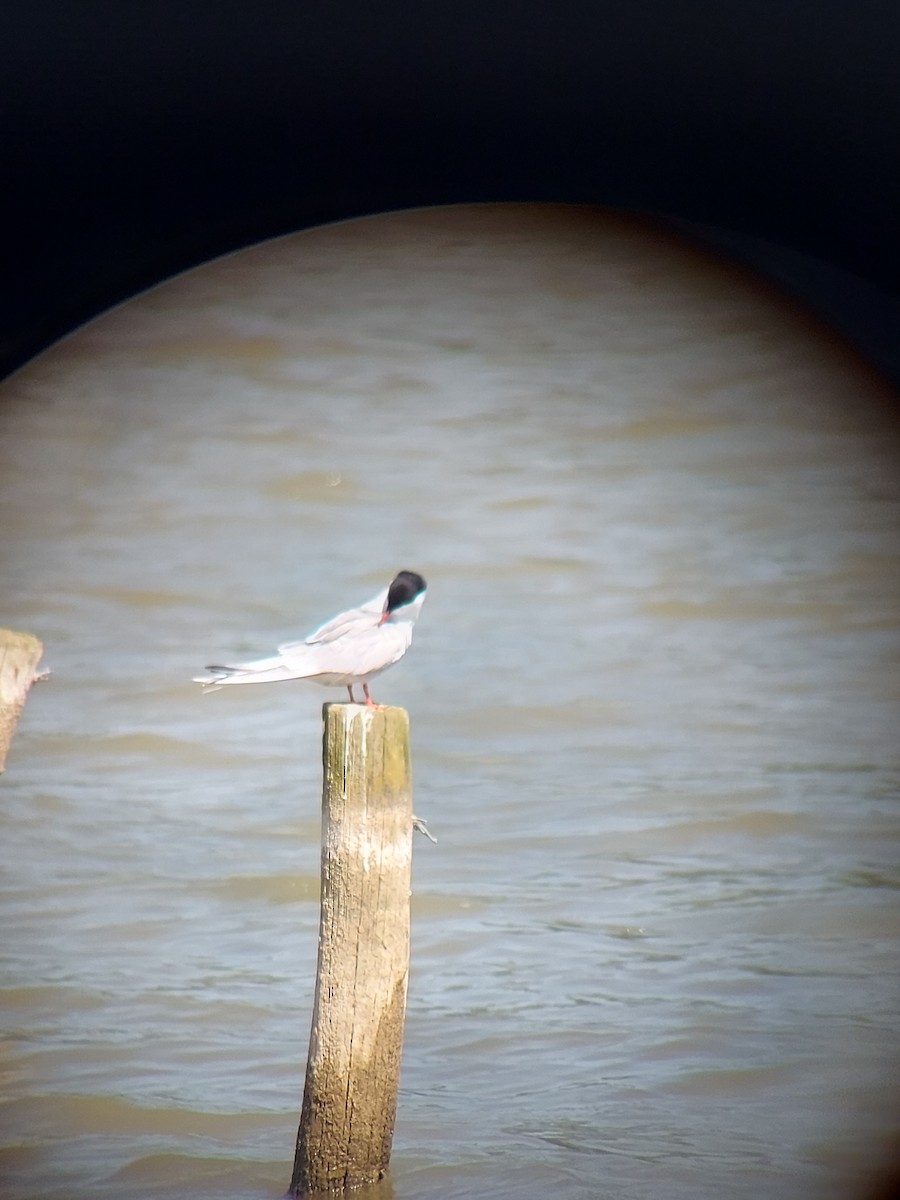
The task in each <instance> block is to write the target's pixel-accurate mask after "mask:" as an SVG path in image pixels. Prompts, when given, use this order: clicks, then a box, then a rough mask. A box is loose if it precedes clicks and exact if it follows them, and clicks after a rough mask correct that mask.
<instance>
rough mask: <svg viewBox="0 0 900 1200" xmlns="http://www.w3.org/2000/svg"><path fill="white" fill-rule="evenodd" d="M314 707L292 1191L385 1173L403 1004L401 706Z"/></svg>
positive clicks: (405, 797)
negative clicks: (314, 791)
mask: <svg viewBox="0 0 900 1200" xmlns="http://www.w3.org/2000/svg"><path fill="white" fill-rule="evenodd" d="M322 712H323V717H324V721H325V729H324V736H323V746H322V760H323V768H324V783H323V789H322V907H321V914H320V919H319V957H318V965H317V971H316V992H315V1000H314V1004H313V1017H312V1031H311V1033H310V1040H309V1058H308V1060H307V1066H306V1086H305V1088H304V1092H303V1106H302V1109H301V1113H300V1128H299V1131H298V1133H297V1150H296V1155H295V1157H294V1173H293V1177H292V1178H291V1186H290V1189H289V1193H288V1194H289V1195H291V1196H305V1195H310V1194H316V1193H320V1194H321V1193H331V1194H335V1193H338V1194H339V1193H342V1192H344V1191H347V1190H349V1189H351V1188H355V1187H360V1186H362V1185H364V1184H371V1183H374V1182H376V1181H377V1180H378V1179H380V1178H381V1177H382V1175H383V1174H384V1172H385V1170H386V1169H387V1165H388V1161H389V1159H390V1155H391V1140H392V1138H393V1133H394V1117H395V1115H396V1110H397V1086H398V1083H399V1078H400V1055H401V1051H402V1047H403V1021H404V1017H405V1015H406V981H407V972H408V968H409V896H410V863H411V858H412V820H413V816H412V785H411V775H410V759H409V718H408V716H407V714H406V712H405V710H404V709H402V708H367V707H364V706H363V705H361V704H333V703H332V704H326V705H325V706H324V707H323V710H322Z"/></svg>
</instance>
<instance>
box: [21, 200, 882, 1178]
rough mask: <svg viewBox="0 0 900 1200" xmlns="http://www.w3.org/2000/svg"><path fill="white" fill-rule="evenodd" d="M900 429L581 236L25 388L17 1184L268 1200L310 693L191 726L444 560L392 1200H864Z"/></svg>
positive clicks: (276, 1171) (263, 695)
mask: <svg viewBox="0 0 900 1200" xmlns="http://www.w3.org/2000/svg"><path fill="white" fill-rule="evenodd" d="M896 406H897V398H896V397H895V396H893V395H891V394H890V393H888V392H887V390H886V389H884V388H883V387H882V386H881V385H879V383H878V382H877V381H876V380H875V379H874V378H872V377H870V376H869V375H867V374H866V372H865V370H864V369H863V368H862V366H861V365H860V364H859V363H858V362H857V361H856V360H854V359H853V358H852V357H851V356H850V355H848V354H847V353H846V352H845V351H843V350H842V349H841V347H840V346H839V345H838V344H837V343H836V342H834V341H833V340H829V338H828V337H827V336H825V334H824V333H823V332H822V331H821V330H820V329H819V328H818V327H817V326H815V325H813V324H812V323H811V322H809V321H807V320H806V319H805V318H804V317H803V316H802V315H801V314H799V313H797V312H795V311H793V310H792V309H791V308H790V307H789V306H787V305H785V304H784V303H783V302H781V301H780V300H778V298H777V297H776V296H774V295H772V294H771V293H769V292H768V291H766V290H765V289H764V288H762V287H758V286H756V285H754V284H753V283H752V281H749V280H748V279H747V278H746V277H745V276H743V275H741V274H740V273H738V272H736V271H733V270H731V269H730V268H728V267H727V266H726V265H724V264H719V263H717V262H716V261H715V260H712V259H709V258H708V257H705V256H702V255H699V254H697V253H695V252H694V251H693V250H692V249H691V248H690V247H689V246H687V245H685V244H682V243H680V242H677V241H673V240H670V239H667V238H663V237H659V236H657V235H656V234H655V233H654V232H653V231H651V230H647V229H645V228H642V227H641V226H639V225H635V224H631V223H629V222H627V221H623V220H620V219H618V218H614V217H610V216H609V215H607V214H603V213H597V212H592V211H591V210H586V209H569V210H567V209H563V208H537V207H534V208H530V207H521V208H517V207H508V208H504V209H491V208H473V209H451V210H433V211H428V212H418V213H406V214H397V215H393V216H388V217H384V218H378V219H374V220H371V221H366V222H357V223H354V224H347V225H343V226H337V227H332V228H328V229H323V230H319V231H316V232H313V233H309V234H303V235H299V236H296V237H293V238H288V239H283V240H280V241H277V242H273V243H269V244H266V245H264V246H261V247H257V248H256V249H254V250H251V251H248V252H246V253H244V254H241V255H236V256H234V257H231V258H229V259H226V260H222V261H220V262H217V263H214V264H212V265H210V266H209V267H207V268H205V269H203V270H201V271H198V272H195V273H193V274H191V275H188V276H185V277H182V278H180V279H177V280H174V281H172V282H171V283H170V284H168V285H166V286H164V287H161V288H159V289H157V290H156V291H154V292H152V293H149V294H147V295H145V296H142V297H140V298H139V299H138V300H136V301H134V302H133V303H131V304H129V305H126V306H124V307H123V308H121V309H119V310H117V311H115V312H113V313H110V314H108V315H107V316H106V317H104V318H103V319H101V320H99V321H97V322H95V323H94V324H93V325H91V326H89V327H87V328H85V329H84V330H82V331H80V332H79V333H78V334H76V335H75V336H73V337H71V338H70V339H68V340H67V341H66V342H64V343H62V344H60V345H59V346H58V347H56V348H55V349H53V350H52V351H51V352H49V353H47V354H45V355H44V356H43V357H42V358H40V359H39V360H37V361H36V362H35V363H33V364H32V365H31V366H29V367H28V368H27V369H26V370H24V371H22V372H20V373H19V374H18V375H17V376H15V377H14V378H12V379H10V380H8V381H7V382H6V383H5V384H3V385H2V388H0V423H2V425H0V433H2V440H0V522H2V524H0V531H2V532H0V552H2V562H3V565H2V580H3V587H2V600H3V613H2V617H0V620H2V622H3V623H5V624H8V625H11V626H13V627H20V628H26V629H29V630H31V631H33V632H35V633H37V634H38V635H39V636H40V637H41V638H42V639H43V640H44V642H45V644H46V660H47V662H48V664H49V665H50V666H51V667H52V668H53V671H54V674H53V677H52V680H51V681H49V682H48V683H46V684H43V685H41V686H40V687H39V688H38V689H36V690H35V691H34V693H33V694H32V696H31V699H30V701H29V704H28V708H27V710H26V714H25V717H24V718H23V721H22V723H21V725H20V729H19V733H18V736H17V740H16V742H15V745H14V748H13V752H12V754H11V757H10V762H9V767H8V771H7V773H6V775H5V776H4V777H3V779H2V782H0V796H2V801H3V813H4V817H3V826H4V832H3V846H4V849H3V854H2V858H3V863H4V870H3V881H2V891H0V902H2V912H3V928H4V937H3V946H2V955H3V978H2V982H3V985H4V986H3V988H2V991H0V1010H2V1019H3V1028H4V1031H5V1032H4V1041H3V1045H2V1051H3V1059H2V1063H3V1068H4V1081H5V1082H4V1092H5V1098H6V1103H5V1106H4V1109H3V1115H4V1135H3V1150H2V1152H0V1169H2V1172H3V1176H4V1178H5V1184H4V1195H5V1196H6V1197H9V1198H10V1200H24V1198H26V1197H29V1198H30V1197H37V1196H41V1197H42V1198H43V1197H49V1196H62V1195H65V1196H67V1197H71V1196H78V1197H82V1196H84V1197H94V1196H96V1197H98V1198H103V1197H113V1196H114V1197H116V1200H123V1198H126V1197H127V1198H131V1197H155V1196H159V1197H174V1196H179V1197H182V1196H191V1197H192V1198H201V1197H206V1196H209V1197H216V1198H217V1200H221V1198H222V1197H223V1196H234V1197H242V1198H246V1197H248V1196H259V1197H264V1196H278V1195H280V1194H281V1193H282V1192H283V1191H284V1188H285V1187H286V1185H287V1182H288V1179H289V1176H290V1159H291V1154H292V1145H293V1137H294V1132H295V1128H296V1121H297V1114H298V1107H299V1097H300V1089H301V1087H302V1078H303V1068H304V1059H305V1052H306V1041H307V1036H308V1030H309V1015H310V1007H311V1001H312V983H313V979H312V975H313V971H314V966H315V936H316V922H317V894H318V883H317V869H318V839H319V799H318V791H319V774H318V773H319V763H318V753H319V706H320V703H321V701H322V700H323V699H325V698H328V697H330V696H331V695H332V693H326V692H323V691H321V690H319V689H317V688H315V687H313V686H312V685H297V686H296V687H294V686H285V687H284V688H274V689H265V688H260V689H247V690H243V689H235V690H234V691H233V692H223V693H221V694H218V695H214V696H211V697H208V698H204V697H201V696H200V695H199V692H198V690H197V689H196V688H195V687H194V686H193V685H191V684H190V683H189V682H188V680H189V677H190V675H191V674H192V673H194V671H195V670H196V669H197V668H198V667H201V666H202V665H203V664H204V663H205V662H208V661H213V660H215V659H218V658H220V657H222V656H223V655H227V656H229V657H241V656H253V655H257V654H262V653H266V652H268V651H269V649H270V648H271V647H273V646H274V645H276V644H277V643H279V642H281V641H284V640H287V639H289V638H292V637H297V636H300V635H302V634H303V633H305V632H306V631H307V630H308V629H310V628H312V627H313V626H314V625H315V624H317V623H318V622H319V621H321V620H322V619H323V618H325V617H327V616H328V615H330V614H331V613H332V612H333V611H336V610H337V609H338V608H340V607H344V606H347V605H350V604H353V603H355V602H356V601H358V600H361V599H363V598H365V597H366V596H368V595H369V594H371V593H372V592H373V591H375V590H376V588H377V587H378V586H380V585H381V584H383V583H385V582H386V581H387V579H388V578H389V577H390V576H391V574H392V573H393V572H394V571H395V569H397V568H400V567H407V568H412V569H416V570H419V571H421V572H422V573H423V574H424V575H425V576H426V577H427V579H428V581H429V585H430V588H429V599H428V603H427V604H426V606H425V610H424V614H423V617H422V620H421V621H420V624H419V626H418V629H417V634H416V640H415V643H414V646H413V649H412V651H411V652H410V654H409V656H408V657H407V659H406V660H405V661H404V662H403V664H401V665H400V666H399V667H397V668H396V669H395V670H394V671H392V672H391V673H390V674H388V675H386V676H385V677H384V678H383V680H381V681H379V683H378V687H377V690H376V692H375V694H376V696H377V697H383V698H384V699H386V700H389V701H390V702H392V703H399V704H403V705H405V706H406V707H407V708H408V709H409V710H410V713H411V718H412V726H413V747H414V766H415V776H416V789H417V790H416V810H417V812H418V813H419V814H420V815H421V816H423V817H425V818H427V820H428V822H429V826H430V828H431V829H432V831H433V832H434V833H436V835H437V837H438V839H439V840H438V844H437V845H436V846H434V845H431V844H430V843H427V842H425V841H424V840H421V841H420V842H419V843H418V844H417V846H416V861H415V897H414V905H415V908H414V946H413V968H412V975H411V983H410V994H409V1012H408V1025H407V1035H406V1048H405V1056H404V1074H403V1083H402V1092H401V1097H400V1111H399V1119H398V1127H397V1131H396V1137H395V1144H394V1158H393V1166H392V1171H391V1178H390V1179H389V1181H388V1182H387V1183H386V1184H385V1185H383V1186H382V1187H381V1188H380V1189H377V1190H376V1192H375V1193H374V1194H375V1195H377V1196H378V1197H381V1198H382V1200H388V1198H389V1197H395V1198H396V1200H423V1198H425V1200H429V1198H434V1200H445V1198H446V1200H449V1198H451V1197H452V1198H453V1200H457V1198H460V1197H472V1198H473V1200H475V1198H478V1200H484V1198H489V1197H496V1198H504V1200H505V1198H506V1197H516V1198H517V1200H521V1198H529V1197H535V1198H536V1197H541V1198H543V1197H545V1196H548V1195H552V1196H554V1197H559V1198H562V1200H576V1198H577V1200H582V1198H588V1197H591V1198H593V1197H598V1196H609V1197H610V1198H615V1200H630V1198H633V1200H647V1198H648V1197H660V1198H663V1197H664V1198H665V1200H680V1198H682V1197H683V1198H684V1200H696V1198H698V1197H699V1198H703V1197H710V1198H711V1200H712V1198H713V1197H715V1198H719V1197H722V1196H726V1195H727V1196H729V1197H748V1198H749V1197H758V1196H766V1197H768V1198H776V1200H777V1198H780V1197H784V1198H785V1200H787V1198H789V1197H790V1198H796V1197H816V1198H817V1200H819V1198H821V1197H826V1198H827V1197H835V1198H837V1197H852V1196H861V1195H863V1194H864V1189H865V1184H866V1180H867V1179H869V1178H870V1176H871V1173H872V1172H873V1171H874V1170H875V1169H876V1168H877V1167H878V1166H879V1165H880V1164H882V1163H885V1162H887V1161H888V1160H889V1157H890V1151H891V1138H892V1137H893V1136H894V1133H895V1130H896V1128H897V1118H898V1110H900V1096H898V1087H897V1083H896V1080H897V1075H898V1065H900V1014H898V998H900V989H898V954H897V950H898V940H900V915H898V903H897V889H898V886H900V863H898V853H897V849H898V837H900V797H898V781H900V769H898V757H900V756H898V744H900V739H898V737H897V717H898V709H900V682H898V681H900V673H898V649H900V613H898V582H900V567H898V563H900V557H898V548H900V523H898V515H900V476H898V471H897V463H898V448H900V438H898V422H897V407H896Z"/></svg>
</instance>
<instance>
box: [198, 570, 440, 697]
mask: <svg viewBox="0 0 900 1200" xmlns="http://www.w3.org/2000/svg"><path fill="white" fill-rule="evenodd" d="M424 603H425V580H424V579H423V578H422V576H421V575H417V574H416V573H415V571H401V572H400V573H399V574H398V575H396V576H395V577H394V579H393V581H392V582H391V585H390V586H389V587H386V588H382V590H381V591H380V592H379V593H378V594H377V595H376V596H373V597H372V599H371V600H367V601H366V602H365V604H361V605H360V606H359V608H351V609H349V610H348V611H347V612H344V613H339V614H338V616H336V617H332V619H331V620H330V621H327V622H326V623H325V624H324V625H322V626H320V628H318V629H316V630H315V631H314V632H313V633H311V634H310V635H309V637H307V638H306V639H305V640H304V641H302V642H285V644H284V645H283V646H279V647H278V653H277V654H275V655H273V656H272V657H271V658H260V659H257V661H256V662H246V663H226V664H223V665H222V666H211V667H207V668H206V670H207V671H208V672H209V673H208V674H206V675H195V676H194V680H193V682H194V683H202V684H203V685H204V689H203V690H204V691H205V692H217V691H218V690H219V688H222V687H226V686H227V685H228V684H232V683H277V682H278V681H280V680H284V679H311V680H312V681H313V682H314V683H321V684H324V685H325V686H326V687H345V688H346V689H347V691H348V692H349V693H350V703H351V704H355V703H357V701H356V700H355V699H354V697H353V687H354V684H357V683H361V684H362V690H363V695H364V696H365V698H366V704H368V705H370V706H375V701H374V700H373V699H372V697H371V696H370V695H369V680H370V679H374V678H375V676H376V675H380V674H381V672H382V671H386V670H387V669H388V667H391V666H393V665H394V663H395V662H399V661H400V659H401V658H402V657H403V655H404V654H405V653H406V651H407V650H408V649H409V647H410V643H411V642H412V632H413V625H415V623H416V618H417V617H418V615H419V613H420V612H421V610H422V605H423V604H424ZM376 707H377V706H376Z"/></svg>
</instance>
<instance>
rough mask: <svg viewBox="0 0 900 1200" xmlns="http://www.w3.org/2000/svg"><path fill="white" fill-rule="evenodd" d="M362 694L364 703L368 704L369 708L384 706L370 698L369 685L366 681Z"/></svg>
mask: <svg viewBox="0 0 900 1200" xmlns="http://www.w3.org/2000/svg"><path fill="white" fill-rule="evenodd" d="M363 695H364V696H365V698H366V704H367V705H368V707H369V708H384V705H383V704H376V703H375V701H374V700H373V699H372V697H371V696H370V695H369V685H368V684H367V683H364V684H363Z"/></svg>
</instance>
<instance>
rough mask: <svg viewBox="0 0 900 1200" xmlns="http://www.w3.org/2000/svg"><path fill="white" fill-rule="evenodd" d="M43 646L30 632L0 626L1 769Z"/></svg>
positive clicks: (35, 675)
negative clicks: (18, 631)
mask: <svg viewBox="0 0 900 1200" xmlns="http://www.w3.org/2000/svg"><path fill="white" fill-rule="evenodd" d="M43 652H44V648H43V646H42V645H41V643H40V642H39V641H38V639H37V638H36V637H32V635H31V634H30V633H16V632H15V631H14V630H12V629H0V772H2V771H3V770H5V768H6V755H7V751H8V750H9V744H10V742H11V741H12V735H13V731H14V730H15V728H16V722H17V721H18V719H19V714H20V713H21V711H22V709H23V708H24V707H25V698H26V697H27V695H28V689H29V688H30V687H31V685H32V684H33V683H34V681H35V679H38V678H40V676H39V675H38V672H37V665H38V663H39V662H40V661H41V655H42V654H43Z"/></svg>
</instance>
